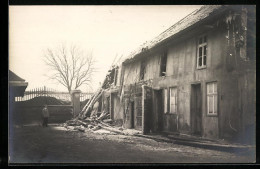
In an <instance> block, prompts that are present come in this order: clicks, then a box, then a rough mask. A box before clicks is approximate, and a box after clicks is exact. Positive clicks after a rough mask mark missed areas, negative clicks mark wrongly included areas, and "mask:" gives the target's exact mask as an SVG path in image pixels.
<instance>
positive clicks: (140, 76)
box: [139, 60, 147, 81]
mask: <svg viewBox="0 0 260 169" xmlns="http://www.w3.org/2000/svg"><path fill="white" fill-rule="evenodd" d="M146 66H147V65H146V63H145V60H141V65H140V74H139V81H143V80H144V75H145V71H146Z"/></svg>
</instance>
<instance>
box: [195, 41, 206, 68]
mask: <svg viewBox="0 0 260 169" xmlns="http://www.w3.org/2000/svg"><path fill="white" fill-rule="evenodd" d="M206 65H207V36H201V37H200V38H199V42H198V53H197V68H205V67H206Z"/></svg>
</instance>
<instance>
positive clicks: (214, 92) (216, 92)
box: [206, 81, 219, 117]
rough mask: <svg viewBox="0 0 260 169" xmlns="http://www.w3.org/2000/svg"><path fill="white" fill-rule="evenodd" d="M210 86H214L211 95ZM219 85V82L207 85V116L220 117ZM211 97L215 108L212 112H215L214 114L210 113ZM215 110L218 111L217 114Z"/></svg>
mask: <svg viewBox="0 0 260 169" xmlns="http://www.w3.org/2000/svg"><path fill="white" fill-rule="evenodd" d="M209 85H213V87H212V92H211V93H209ZM218 90H219V89H218V83H217V81H211V82H207V83H206V106H207V107H206V110H207V116H215V117H216V116H218V114H219V107H218V102H219V101H218ZM209 97H213V99H212V100H213V101H212V103H213V107H212V110H213V113H209V106H210V105H209ZM215 99H216V105H215ZM215 109H216V112H215Z"/></svg>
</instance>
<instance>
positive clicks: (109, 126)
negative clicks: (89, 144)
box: [61, 113, 141, 135]
mask: <svg viewBox="0 0 260 169" xmlns="http://www.w3.org/2000/svg"><path fill="white" fill-rule="evenodd" d="M105 114H107V113H101V114H100V116H99V117H96V116H93V117H87V118H85V119H78V118H74V119H72V120H68V121H66V122H65V123H63V124H61V126H62V127H65V128H66V129H67V130H74V131H80V132H85V131H86V130H88V131H92V132H95V131H98V130H102V132H100V133H106V134H107V133H109V134H121V135H139V134H141V131H137V130H134V129H125V128H123V127H121V126H116V125H114V124H113V121H112V120H111V119H107V118H106V119H105V118H104V117H107V116H106V115H105Z"/></svg>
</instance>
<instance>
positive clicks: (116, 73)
mask: <svg viewBox="0 0 260 169" xmlns="http://www.w3.org/2000/svg"><path fill="white" fill-rule="evenodd" d="M255 20H256V18H255V6H246V5H206V6H202V7H201V8H200V9H198V10H196V11H194V12H192V13H191V14H189V15H188V16H186V17H185V18H183V19H182V20H180V21H179V22H177V23H176V24H174V25H173V26H171V27H170V28H169V29H167V30H166V31H164V32H163V33H161V34H160V35H159V36H157V37H155V38H154V39H153V40H151V41H149V42H146V43H144V44H143V45H142V46H141V47H140V48H139V49H138V50H136V51H134V52H132V53H131V55H130V56H129V57H128V58H126V59H125V60H124V61H123V62H122V63H121V64H120V65H117V66H114V67H113V68H112V69H111V70H110V71H109V74H108V75H107V77H106V79H105V81H104V83H103V85H102V90H101V91H99V93H98V94H96V96H94V97H96V98H95V99H96V101H98V102H99V105H98V107H99V110H98V111H99V112H102V110H105V111H107V112H108V113H109V115H110V118H111V119H112V120H113V121H115V122H116V123H118V124H122V125H123V126H124V127H125V128H135V129H137V130H140V131H142V132H143V134H147V133H162V132H166V133H183V134H191V135H197V136H200V137H204V138H211V139H219V138H223V139H231V140H237V139H239V138H246V139H253V138H254V135H253V134H254V133H255V103H256V95H255V93H256V81H255V80H256V67H255V66H256V57H255ZM97 96H98V97H97Z"/></svg>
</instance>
